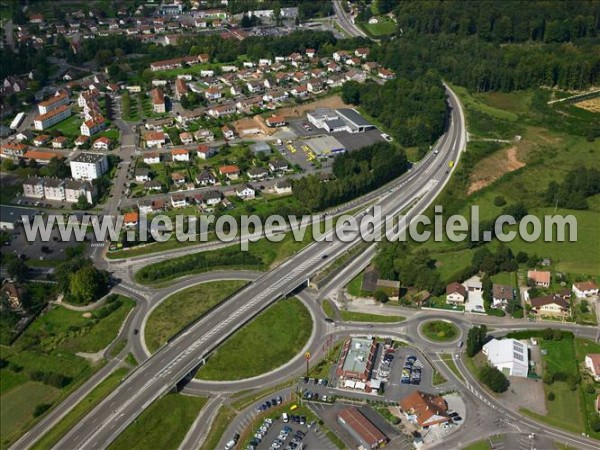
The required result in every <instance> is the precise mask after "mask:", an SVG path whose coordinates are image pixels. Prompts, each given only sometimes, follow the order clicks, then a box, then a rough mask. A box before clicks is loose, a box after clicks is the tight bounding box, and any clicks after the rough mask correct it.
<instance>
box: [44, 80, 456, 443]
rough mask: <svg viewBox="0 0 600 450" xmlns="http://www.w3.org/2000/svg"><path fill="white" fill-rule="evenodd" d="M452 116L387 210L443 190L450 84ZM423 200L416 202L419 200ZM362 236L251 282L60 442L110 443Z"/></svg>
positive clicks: (316, 247) (451, 154) (420, 205)
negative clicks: (227, 341)
mask: <svg viewBox="0 0 600 450" xmlns="http://www.w3.org/2000/svg"><path fill="white" fill-rule="evenodd" d="M448 94H449V95H448V100H449V104H450V106H451V114H450V116H451V119H450V124H449V127H448V130H447V132H446V134H445V135H444V136H443V137H442V138H441V139H440V141H439V143H438V145H437V146H436V150H438V151H439V154H435V153H434V152H430V154H429V155H428V156H427V157H426V158H424V159H423V160H422V161H421V162H419V163H418V164H416V165H415V166H414V167H413V168H412V170H411V171H409V172H408V173H407V174H405V175H404V176H403V177H402V178H401V179H400V183H399V184H397V185H396V187H395V188H394V189H392V190H390V191H389V193H388V195H387V196H385V197H384V198H383V199H381V200H380V201H379V203H377V204H378V205H379V206H381V208H382V215H383V216H385V215H388V214H398V213H400V212H401V211H404V210H405V209H407V208H408V207H409V206H411V205H415V206H413V208H412V210H411V215H414V214H417V213H420V212H422V211H423V210H424V209H425V208H426V207H427V206H428V205H429V204H430V203H431V202H432V201H433V200H434V199H435V197H436V196H437V195H438V193H439V192H440V191H441V189H442V188H443V186H444V184H445V182H446V181H447V180H448V178H449V176H450V171H449V170H448V167H449V162H450V161H456V160H457V159H458V158H459V153H460V151H462V150H463V149H464V147H465V145H466V130H465V121H464V115H463V112H462V109H461V107H460V104H459V102H458V99H457V97H456V96H455V95H454V93H453V92H451V91H450V90H448ZM415 202H416V204H415ZM359 241H360V238H356V239H354V240H353V241H352V242H342V241H339V240H337V239H335V238H333V239H332V241H331V242H327V241H321V242H315V243H313V244H311V245H309V246H308V247H306V248H305V249H304V250H303V251H301V252H299V253H297V254H296V255H294V256H293V257H291V258H290V259H288V260H287V261H286V262H284V263H283V264H281V265H280V266H278V267H277V268H276V269H274V270H272V271H270V272H268V273H266V274H264V275H263V276H261V277H260V278H259V279H258V280H256V281H255V282H254V283H252V284H250V285H248V286H247V287H246V288H244V289H243V290H242V291H240V292H239V293H238V294H236V295H235V296H233V297H232V298H231V299H230V300H229V301H227V302H226V303H224V304H222V305H221V306H220V307H218V308H217V309H215V310H214V312H213V313H211V314H210V315H209V316H207V317H205V318H204V319H202V320H200V321H199V322H198V323H196V324H195V325H193V326H192V327H190V329H188V330H187V331H186V332H185V333H184V334H182V335H180V336H179V337H178V338H177V339H175V340H174V341H172V342H170V343H169V344H168V345H165V346H164V347H162V348H161V349H159V350H158V351H157V352H156V353H155V354H154V355H153V356H152V357H150V358H149V359H148V360H146V361H145V362H144V363H142V364H141V365H140V366H139V367H138V368H137V369H136V370H134V371H133V372H132V373H131V374H130V375H129V376H128V377H127V378H126V379H125V380H123V382H122V383H121V385H120V386H119V387H118V388H117V389H116V390H115V391H113V392H112V393H111V394H110V395H109V396H108V397H107V398H106V399H105V400H104V401H102V402H101V403H100V404H99V405H98V406H97V407H96V408H95V409H94V410H93V411H92V412H91V413H90V414H88V415H87V416H86V417H85V418H84V419H83V420H82V421H81V422H80V423H79V424H78V425H77V426H76V427H74V428H73V429H72V430H71V431H70V432H69V433H68V434H67V435H66V436H65V437H64V438H63V439H62V440H61V441H60V442H59V443H58V444H57V446H56V447H55V448H86V449H87V448H92V449H96V448H105V447H106V446H108V445H109V444H110V443H111V442H112V441H113V440H114V439H115V438H116V437H117V436H118V435H119V434H120V433H121V432H122V431H123V430H124V429H125V428H126V427H127V426H128V425H129V424H130V423H131V422H132V421H133V420H135V418H136V417H137V416H138V415H139V414H141V412H142V411H143V410H144V409H145V408H146V407H148V406H149V405H150V404H151V403H152V402H153V401H154V400H156V399H157V398H159V397H160V396H161V395H163V394H165V393H166V392H167V391H168V390H169V389H170V388H172V387H173V386H174V385H175V384H176V383H177V382H178V381H179V380H181V379H182V378H183V377H184V376H185V375H186V374H187V373H189V372H190V371H191V370H192V369H193V368H194V367H196V366H197V365H198V364H199V363H200V362H201V361H202V360H203V359H204V358H206V357H207V356H208V355H209V354H210V352H212V351H213V350H214V348H216V347H217V346H218V345H219V344H221V343H222V342H223V341H224V340H225V339H226V338H227V337H228V336H230V335H231V334H233V333H234V332H235V331H236V330H237V329H239V328H240V327H241V326H243V325H244V324H245V323H247V322H248V321H250V320H251V319H252V318H253V317H254V316H256V315H257V314H258V313H259V312H260V311H262V310H263V309H265V308H266V307H268V306H269V305H271V304H272V303H273V302H275V301H276V300H278V299H280V298H282V297H284V296H285V295H287V294H288V293H290V292H292V291H293V290H294V289H296V288H297V287H299V286H301V285H302V284H303V283H305V282H306V280H307V279H309V278H310V277H311V276H313V275H314V274H315V273H317V272H318V271H319V270H320V269H322V268H323V267H325V266H326V265H327V264H329V263H330V262H331V260H333V259H335V258H337V257H339V256H340V255H341V254H343V253H344V252H346V251H347V250H348V248H349V247H350V246H351V245H354V244H356V243H358V242H359Z"/></svg>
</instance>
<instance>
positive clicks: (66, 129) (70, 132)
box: [48, 114, 83, 139]
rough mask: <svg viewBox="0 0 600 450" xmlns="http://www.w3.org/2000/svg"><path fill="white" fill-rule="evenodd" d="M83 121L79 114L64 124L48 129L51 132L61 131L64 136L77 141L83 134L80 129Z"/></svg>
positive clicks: (69, 118)
mask: <svg viewBox="0 0 600 450" xmlns="http://www.w3.org/2000/svg"><path fill="white" fill-rule="evenodd" d="M82 123H83V121H82V120H81V118H80V117H79V115H77V114H73V115H71V116H70V117H68V118H66V119H65V120H63V121H62V122H59V123H57V124H56V125H52V126H51V127H50V128H48V130H49V131H60V132H61V133H62V134H63V135H64V136H67V137H70V138H71V139H75V138H76V137H77V136H79V135H80V134H81V132H80V129H79V127H80V126H81V124H82Z"/></svg>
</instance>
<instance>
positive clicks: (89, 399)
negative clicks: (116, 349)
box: [32, 367, 129, 450]
mask: <svg viewBox="0 0 600 450" xmlns="http://www.w3.org/2000/svg"><path fill="white" fill-rule="evenodd" d="M128 372H129V369H127V368H124V367H122V368H120V369H117V370H115V371H114V372H113V373H112V374H110V375H109V376H108V377H107V378H106V379H105V380H103V381H102V382H101V383H100V384H98V385H97V386H96V387H95V388H94V389H93V390H92V391H91V392H90V393H89V394H88V395H87V396H86V397H85V398H84V399H82V400H81V401H80V402H79V403H78V404H77V405H76V406H75V407H74V408H73V409H72V410H71V411H70V412H69V413H68V414H67V415H66V416H65V417H63V418H62V419H61V421H60V422H58V423H57V424H56V425H55V426H54V427H53V428H51V429H50V431H48V432H47V433H46V434H45V435H43V436H42V438H41V439H40V440H39V441H37V442H36V444H35V445H34V446H33V447H32V449H36V450H42V449H50V448H52V447H54V445H56V443H57V442H58V441H59V440H60V439H62V437H63V436H64V435H65V434H67V432H68V431H69V430H71V429H72V428H73V427H74V426H75V425H77V423H78V422H79V420H81V418H82V417H83V416H85V415H86V414H87V413H88V412H89V411H91V410H92V409H93V408H94V407H95V406H96V405H97V404H99V403H100V402H101V401H102V400H103V399H104V398H105V397H106V396H108V394H110V393H111V392H112V391H113V390H114V389H115V388H116V387H117V386H118V385H119V383H120V382H121V380H122V379H123V378H124V377H125V375H127V373H128Z"/></svg>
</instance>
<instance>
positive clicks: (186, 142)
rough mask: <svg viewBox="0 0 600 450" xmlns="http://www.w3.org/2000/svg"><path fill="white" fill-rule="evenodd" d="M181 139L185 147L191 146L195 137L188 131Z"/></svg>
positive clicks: (181, 135)
mask: <svg viewBox="0 0 600 450" xmlns="http://www.w3.org/2000/svg"><path fill="white" fill-rule="evenodd" d="M179 139H180V140H181V143H182V144H183V145H189V144H192V143H193V142H194V136H192V133H188V132H187V131H186V132H184V133H180V134H179Z"/></svg>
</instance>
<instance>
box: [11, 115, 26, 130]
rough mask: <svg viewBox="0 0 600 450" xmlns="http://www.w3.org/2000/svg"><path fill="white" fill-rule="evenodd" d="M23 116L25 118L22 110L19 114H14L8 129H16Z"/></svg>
mask: <svg viewBox="0 0 600 450" xmlns="http://www.w3.org/2000/svg"><path fill="white" fill-rule="evenodd" d="M24 118H25V113H24V112H20V113H19V114H17V115H16V116H15V118H14V119H13V121H12V122H11V123H10V129H11V130H16V129H17V128H19V125H21V123H22V122H23V119H24Z"/></svg>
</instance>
